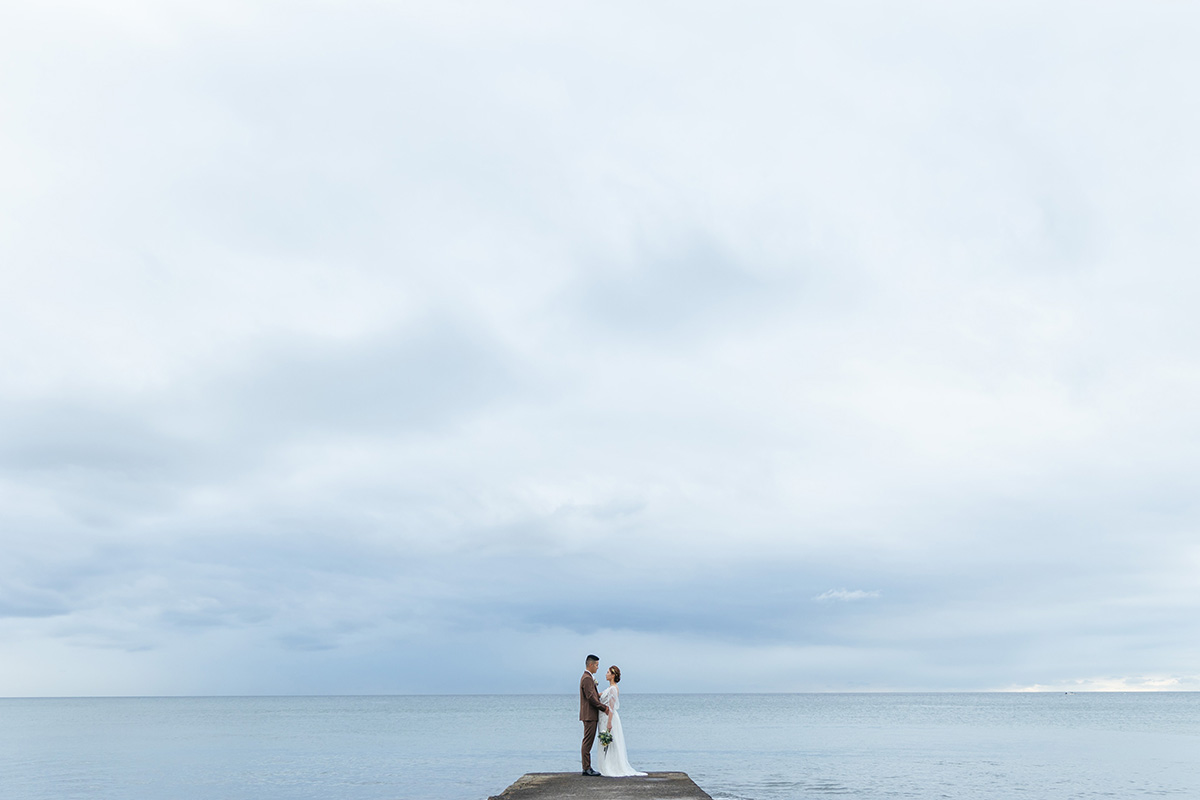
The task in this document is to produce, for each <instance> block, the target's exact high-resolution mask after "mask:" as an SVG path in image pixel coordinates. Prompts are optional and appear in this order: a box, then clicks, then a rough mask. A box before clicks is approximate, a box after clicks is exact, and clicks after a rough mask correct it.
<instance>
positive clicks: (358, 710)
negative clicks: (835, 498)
mask: <svg viewBox="0 0 1200 800" xmlns="http://www.w3.org/2000/svg"><path fill="white" fill-rule="evenodd" d="M577 712H578V700H577V698H576V697H575V696H574V695H532V696H521V695H501V696H483V695H469V696H440V697H439V696H387V697H197V698H174V697H172V698H81V699H68V698H64V699H0V798H3V800H68V799H69V798H88V800H175V799H176V798H178V799H179V800H184V799H185V798H186V799H187V800H240V799H241V798H245V800H298V799H299V798H320V799H321V800H485V799H486V798H487V797H488V796H489V795H494V794H499V793H500V791H501V790H503V789H504V788H505V787H506V786H508V785H509V784H510V783H512V782H513V781H514V780H516V779H517V778H519V777H520V776H521V775H523V774H524V773H526V772H567V771H574V770H578V769H579V755H578V748H579V739H580V735H581V732H582V725H581V724H580V723H579V722H578V721H577V720H576V716H577ZM621 720H622V722H623V723H624V728H625V734H626V740H627V742H628V745H629V759H630V761H631V762H632V763H633V765H634V766H635V767H637V768H638V769H641V770H644V771H650V772H654V771H660V770H682V771H684V772H687V773H688V774H690V775H691V777H692V778H693V779H694V780H695V781H696V783H698V784H699V785H700V786H701V787H702V788H703V789H705V790H706V791H707V792H708V793H709V794H711V795H712V796H713V797H714V798H716V800H782V799H783V798H788V799H789V800H792V799H794V798H813V797H817V796H824V795H836V796H839V797H846V798H916V799H917V800H933V799H934V798H957V799H959V800H976V799H982V798H988V800H1012V798H1021V797H1027V798H1036V799H1037V800H1059V799H1061V800H1067V799H1068V798H1070V799H1071V800H1079V798H1138V797H1185V798H1200V693H1144V694H1143V693H1128V694H1126V693H1111V694H1110V693H1081V694H1050V693H1044V694H765V695H754V694H739V695H679V694H673V695H654V694H647V695H638V694H637V693H635V692H628V693H627V694H622V696H621ZM597 780H608V779H600V778H598V779H597ZM615 780H619V779H615Z"/></svg>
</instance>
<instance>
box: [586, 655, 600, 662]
mask: <svg viewBox="0 0 1200 800" xmlns="http://www.w3.org/2000/svg"><path fill="white" fill-rule="evenodd" d="M599 660H600V656H593V655H589V656H588V657H587V660H586V661H584V662H583V663H585V664H590V663H592V662H593V661H599Z"/></svg>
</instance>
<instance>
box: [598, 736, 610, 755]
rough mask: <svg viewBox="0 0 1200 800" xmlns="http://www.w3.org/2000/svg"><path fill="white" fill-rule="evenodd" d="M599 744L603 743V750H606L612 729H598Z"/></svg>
mask: <svg viewBox="0 0 1200 800" xmlns="http://www.w3.org/2000/svg"><path fill="white" fill-rule="evenodd" d="M600 744H602V745H604V752H606V753H607V752H608V746H609V745H610V744H612V731H600Z"/></svg>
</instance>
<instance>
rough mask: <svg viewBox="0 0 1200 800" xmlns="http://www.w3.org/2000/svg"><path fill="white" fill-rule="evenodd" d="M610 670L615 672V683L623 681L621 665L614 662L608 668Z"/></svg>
mask: <svg viewBox="0 0 1200 800" xmlns="http://www.w3.org/2000/svg"><path fill="white" fill-rule="evenodd" d="M608 671H609V672H611V673H612V674H613V683H620V682H621V668H620V667H618V666H617V665H616V664H613V665H612V666H611V667H609V668H608Z"/></svg>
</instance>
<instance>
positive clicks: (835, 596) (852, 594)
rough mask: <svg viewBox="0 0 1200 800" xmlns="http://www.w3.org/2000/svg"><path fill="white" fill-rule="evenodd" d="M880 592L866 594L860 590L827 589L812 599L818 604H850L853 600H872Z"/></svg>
mask: <svg viewBox="0 0 1200 800" xmlns="http://www.w3.org/2000/svg"><path fill="white" fill-rule="evenodd" d="M879 596H880V592H878V591H872V592H866V591H863V590H862V589H855V590H853V591H847V590H846V589H829V590H828V591H825V592H822V593H821V594H819V595H817V596H816V597H814V598H813V600H815V601H816V602H818V603H850V602H853V601H855V600H873V599H875V598H877V597H879Z"/></svg>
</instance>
